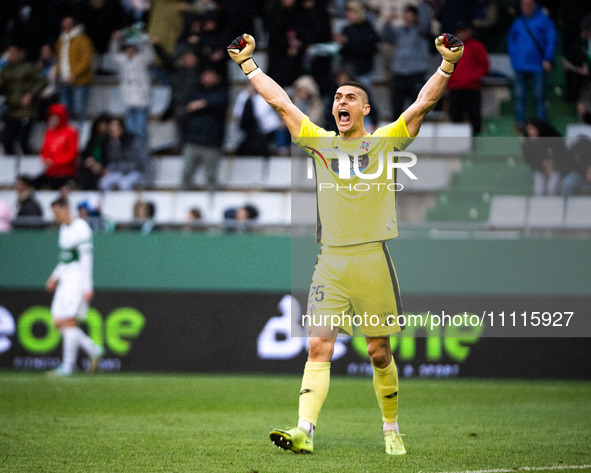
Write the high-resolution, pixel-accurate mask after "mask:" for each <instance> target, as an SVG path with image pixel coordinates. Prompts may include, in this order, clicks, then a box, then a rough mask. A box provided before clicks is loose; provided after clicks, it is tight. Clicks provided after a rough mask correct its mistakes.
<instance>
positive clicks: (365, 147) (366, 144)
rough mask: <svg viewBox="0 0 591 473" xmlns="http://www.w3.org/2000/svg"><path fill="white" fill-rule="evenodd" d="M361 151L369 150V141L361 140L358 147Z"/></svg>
mask: <svg viewBox="0 0 591 473" xmlns="http://www.w3.org/2000/svg"><path fill="white" fill-rule="evenodd" d="M359 147H360V148H361V149H362V150H363V151H365V152H367V151H368V150H369V141H365V140H363V141H362V142H361V145H360V146H359Z"/></svg>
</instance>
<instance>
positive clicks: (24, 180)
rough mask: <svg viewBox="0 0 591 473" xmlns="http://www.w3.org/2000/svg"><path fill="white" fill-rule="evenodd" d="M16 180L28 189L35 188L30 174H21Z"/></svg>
mask: <svg viewBox="0 0 591 473" xmlns="http://www.w3.org/2000/svg"><path fill="white" fill-rule="evenodd" d="M16 179H17V180H18V181H21V182H22V183H23V184H24V185H26V186H28V187H35V181H34V180H33V178H32V177H31V176H29V175H28V174H19V175H18V176H16Z"/></svg>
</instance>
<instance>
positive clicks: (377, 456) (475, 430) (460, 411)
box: [0, 371, 591, 473]
mask: <svg viewBox="0 0 591 473" xmlns="http://www.w3.org/2000/svg"><path fill="white" fill-rule="evenodd" d="M299 387H300V377H299V376H267V375H234V376H232V375H201V374H200V375H173V374H170V375H166V374H162V375H161V374H109V375H107V374H99V375H97V376H95V377H94V378H89V377H86V376H84V375H80V376H75V377H73V378H69V379H46V378H45V377H44V376H43V375H42V374H39V373H16V372H12V371H0V471H1V472H11V473H23V472H60V473H62V472H63V473H66V472H76V473H81V472H125V473H132V472H138V473H148V472H181V473H184V472H206V473H209V472H224V473H228V472H230V473H232V472H237V473H253V472H258V473H266V472H269V473H282V472H285V473H297V472H326V473H331V472H338V473H348V472H372V473H373V472H418V471H422V472H448V471H470V470H495V469H497V470H503V471H504V470H506V469H513V468H515V469H517V468H520V467H530V468H531V467H549V466H555V467H557V468H556V469H553V470H549V471H553V472H556V471H563V469H561V466H564V467H565V469H564V471H591V468H587V469H584V468H580V469H577V470H574V469H572V468H571V469H566V466H582V465H589V464H591V382H575V381H513V380H420V379H411V380H406V379H403V380H401V390H400V427H401V431H402V433H403V434H405V437H404V441H405V444H406V448H407V450H408V454H407V455H406V456H404V457H388V456H387V455H386V454H385V453H384V452H383V440H382V436H381V432H380V430H381V421H380V415H379V410H378V407H377V402H376V400H375V395H374V392H373V388H372V383H371V379H369V378H347V377H339V376H334V377H333V379H332V380H331V388H330V392H329V395H328V398H327V400H326V403H325V405H324V409H323V411H322V413H321V416H320V419H319V426H318V429H317V432H316V437H315V450H316V451H315V453H314V455H295V454H293V453H292V452H286V451H283V450H281V451H280V450H278V449H277V448H275V447H274V446H273V445H272V444H271V442H270V441H269V438H268V432H269V431H270V430H271V429H272V428H274V427H287V426H291V425H293V424H294V422H295V421H296V417H297V402H298V394H299ZM534 471H535V470H534Z"/></svg>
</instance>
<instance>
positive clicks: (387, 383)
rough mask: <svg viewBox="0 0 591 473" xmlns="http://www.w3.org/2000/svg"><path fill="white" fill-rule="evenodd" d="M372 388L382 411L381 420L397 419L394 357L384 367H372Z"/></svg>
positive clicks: (396, 385)
mask: <svg viewBox="0 0 591 473" xmlns="http://www.w3.org/2000/svg"><path fill="white" fill-rule="evenodd" d="M373 388H374V390H375V392H376V397H377V398H378V404H379V405H380V410H381V411H382V420H383V421H384V422H387V423H392V422H396V421H397V420H398V370H397V369H396V364H395V363H394V358H392V361H391V362H390V364H389V365H388V366H386V367H385V368H376V367H375V366H374V367H373Z"/></svg>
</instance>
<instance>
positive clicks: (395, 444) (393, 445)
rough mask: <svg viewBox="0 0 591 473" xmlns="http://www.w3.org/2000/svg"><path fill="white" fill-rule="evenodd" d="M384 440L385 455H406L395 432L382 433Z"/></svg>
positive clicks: (402, 444) (399, 437)
mask: <svg viewBox="0 0 591 473" xmlns="http://www.w3.org/2000/svg"><path fill="white" fill-rule="evenodd" d="M384 440H385V441H386V453H387V454H388V455H404V454H405V453H406V449H405V448H404V443H402V437H401V436H400V434H399V433H398V432H396V431H395V430H389V431H387V432H384Z"/></svg>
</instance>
